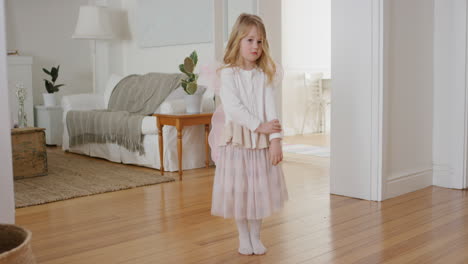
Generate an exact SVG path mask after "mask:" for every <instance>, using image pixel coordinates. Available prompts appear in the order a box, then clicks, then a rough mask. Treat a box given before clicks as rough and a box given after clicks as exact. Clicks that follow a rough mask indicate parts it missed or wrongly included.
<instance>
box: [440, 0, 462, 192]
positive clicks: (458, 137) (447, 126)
mask: <svg viewBox="0 0 468 264" xmlns="http://www.w3.org/2000/svg"><path fill="white" fill-rule="evenodd" d="M466 12H467V11H466V1H465V0H434V15H435V18H434V73H435V74H434V124H433V130H434V134H433V160H434V177H433V180H434V181H433V183H434V185H437V186H442V187H448V188H458V189H461V188H466V185H465V184H466V180H465V181H464V180H463V178H464V177H466V175H467V173H466V171H465V170H466V152H465V151H466V150H465V148H466V147H467V145H466V141H467V140H468V138H467V127H466V125H467V122H466V120H467V112H466V109H467V108H466V104H467V98H466V70H467V69H466V60H467V58H466V55H467V54H466V48H467V46H466V45H467V42H466V27H467V25H466V15H467V14H466Z"/></svg>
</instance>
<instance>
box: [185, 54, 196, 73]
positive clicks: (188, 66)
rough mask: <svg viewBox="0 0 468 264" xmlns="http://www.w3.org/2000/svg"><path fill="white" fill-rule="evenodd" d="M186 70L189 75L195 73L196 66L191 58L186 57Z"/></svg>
mask: <svg viewBox="0 0 468 264" xmlns="http://www.w3.org/2000/svg"><path fill="white" fill-rule="evenodd" d="M184 68H185V70H186V71H187V72H188V73H193V69H194V68H195V65H194V63H193V60H192V59H191V58H189V57H186V58H185V60H184Z"/></svg>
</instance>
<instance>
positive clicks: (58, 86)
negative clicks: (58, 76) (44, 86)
mask: <svg viewBox="0 0 468 264" xmlns="http://www.w3.org/2000/svg"><path fill="white" fill-rule="evenodd" d="M64 85H65V84H57V85H55V86H54V88H55V89H56V92H58V91H59V88H60V87H62V86H64Z"/></svg>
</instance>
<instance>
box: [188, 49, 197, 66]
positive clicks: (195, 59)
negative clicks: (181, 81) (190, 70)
mask: <svg viewBox="0 0 468 264" xmlns="http://www.w3.org/2000/svg"><path fill="white" fill-rule="evenodd" d="M190 58H191V59H192V61H193V64H194V66H197V63H198V54H197V51H196V50H194V51H193V52H192V54H190Z"/></svg>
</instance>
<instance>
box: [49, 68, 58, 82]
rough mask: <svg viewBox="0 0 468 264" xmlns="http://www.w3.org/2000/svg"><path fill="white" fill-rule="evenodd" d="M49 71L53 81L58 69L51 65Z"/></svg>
mask: <svg viewBox="0 0 468 264" xmlns="http://www.w3.org/2000/svg"><path fill="white" fill-rule="evenodd" d="M50 73H51V74H52V82H53V83H54V82H55V81H56V80H57V77H58V69H57V68H55V67H52V70H51V71H50Z"/></svg>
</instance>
